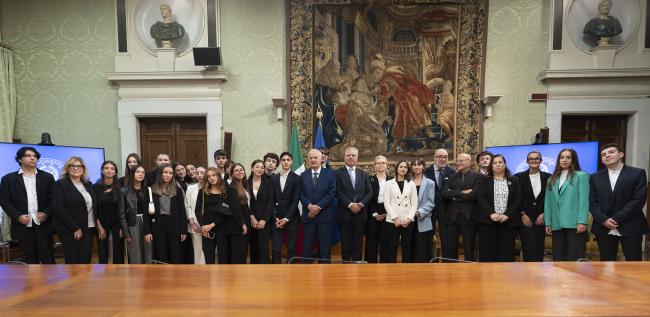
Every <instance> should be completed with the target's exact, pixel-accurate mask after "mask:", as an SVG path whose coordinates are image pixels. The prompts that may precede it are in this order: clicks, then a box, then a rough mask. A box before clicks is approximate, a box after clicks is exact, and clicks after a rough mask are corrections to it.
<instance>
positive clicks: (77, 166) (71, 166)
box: [68, 164, 84, 169]
mask: <svg viewBox="0 0 650 317" xmlns="http://www.w3.org/2000/svg"><path fill="white" fill-rule="evenodd" d="M68 168H69V169H83V168H84V166H83V165H79V164H73V165H68Z"/></svg>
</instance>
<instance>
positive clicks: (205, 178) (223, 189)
mask: <svg viewBox="0 0 650 317" xmlns="http://www.w3.org/2000/svg"><path fill="white" fill-rule="evenodd" d="M210 172H212V173H214V174H215V175H216V176H217V178H218V179H219V180H217V184H215V186H216V187H217V188H218V189H219V190H220V191H221V193H223V194H225V193H226V184H225V182H224V181H223V178H221V172H219V170H218V169H217V168H216V167H208V169H207V170H206V171H205V176H203V182H202V183H201V189H202V190H203V193H208V191H209V190H210V187H211V186H212V184H210V182H209V181H208V173H210Z"/></svg>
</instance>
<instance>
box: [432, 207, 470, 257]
mask: <svg viewBox="0 0 650 317" xmlns="http://www.w3.org/2000/svg"><path fill="white" fill-rule="evenodd" d="M442 226H444V227H445V230H440V234H441V235H442V234H444V235H445V238H444V239H443V245H442V256H443V257H445V258H449V259H458V245H459V244H460V243H459V238H458V237H459V236H460V235H462V237H463V250H464V252H465V261H474V238H475V235H476V234H475V232H476V224H475V223H474V221H472V220H469V219H467V217H465V216H463V215H459V216H458V218H457V219H456V221H455V222H454V223H452V224H444V223H442Z"/></svg>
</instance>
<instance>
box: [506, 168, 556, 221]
mask: <svg viewBox="0 0 650 317" xmlns="http://www.w3.org/2000/svg"><path fill="white" fill-rule="evenodd" d="M528 173H529V170H525V171H523V172H519V173H517V174H515V178H517V180H518V181H519V188H521V211H523V212H524V213H526V215H527V216H528V218H530V220H531V221H532V222H533V223H534V222H535V220H536V219H537V217H538V216H539V215H540V214H542V213H544V197H546V185H547V184H548V179H549V177H551V174H549V173H546V172H542V171H539V174H540V175H539V179H540V182H541V184H542V191H541V192H540V193H539V195H537V198H535V194H534V193H533V186H532V185H531V184H530V175H529V174H528ZM519 219H520V221H521V218H519Z"/></svg>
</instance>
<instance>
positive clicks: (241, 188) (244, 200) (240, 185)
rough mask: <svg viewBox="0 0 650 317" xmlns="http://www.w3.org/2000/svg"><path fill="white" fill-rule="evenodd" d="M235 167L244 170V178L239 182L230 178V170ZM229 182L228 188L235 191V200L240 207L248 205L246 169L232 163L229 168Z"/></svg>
mask: <svg viewBox="0 0 650 317" xmlns="http://www.w3.org/2000/svg"><path fill="white" fill-rule="evenodd" d="M237 166H239V167H241V168H242V169H243V170H244V178H242V180H241V181H240V180H238V179H236V178H234V177H232V174H233V173H232V170H234V169H235V167H237ZM230 181H231V183H230V186H232V187H234V188H235V189H236V190H237V198H238V199H239V203H240V204H242V205H245V204H248V180H247V179H246V168H244V165H241V164H239V163H234V164H233V165H232V166H231V168H230Z"/></svg>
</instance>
